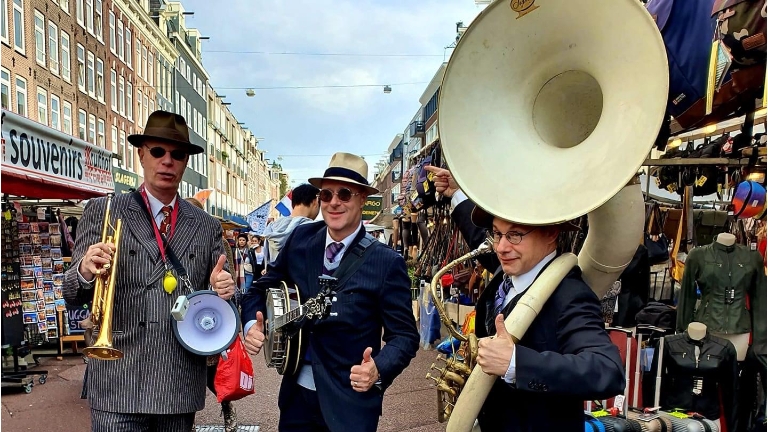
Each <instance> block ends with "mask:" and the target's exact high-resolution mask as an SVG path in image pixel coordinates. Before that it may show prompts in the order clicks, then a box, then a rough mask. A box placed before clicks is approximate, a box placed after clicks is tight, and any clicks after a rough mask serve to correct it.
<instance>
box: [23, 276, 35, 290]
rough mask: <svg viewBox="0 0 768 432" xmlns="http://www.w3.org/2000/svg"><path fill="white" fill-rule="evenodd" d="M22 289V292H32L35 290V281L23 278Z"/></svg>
mask: <svg viewBox="0 0 768 432" xmlns="http://www.w3.org/2000/svg"><path fill="white" fill-rule="evenodd" d="M21 289H22V290H32V289H35V280H34V279H32V278H22V279H21Z"/></svg>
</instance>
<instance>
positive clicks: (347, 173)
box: [309, 152, 379, 195]
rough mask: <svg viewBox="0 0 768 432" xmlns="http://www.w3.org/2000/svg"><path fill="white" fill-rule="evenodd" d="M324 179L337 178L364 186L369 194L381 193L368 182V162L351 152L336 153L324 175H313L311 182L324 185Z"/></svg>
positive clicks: (313, 184)
mask: <svg viewBox="0 0 768 432" xmlns="http://www.w3.org/2000/svg"><path fill="white" fill-rule="evenodd" d="M323 180H335V181H340V182H344V183H349V184H353V185H357V186H360V187H362V188H363V189H364V190H365V193H367V194H368V195H374V194H377V193H379V190H378V189H376V188H375V187H372V186H371V185H369V184H368V163H367V162H366V161H365V159H363V158H361V157H360V156H357V155H353V154H351V153H342V152H339V153H335V154H334V155H333V156H332V157H331V163H329V164H328V169H326V170H325V173H324V174H323V176H322V177H313V178H311V179H309V183H310V184H311V185H312V186H315V187H318V188H320V187H322V184H323Z"/></svg>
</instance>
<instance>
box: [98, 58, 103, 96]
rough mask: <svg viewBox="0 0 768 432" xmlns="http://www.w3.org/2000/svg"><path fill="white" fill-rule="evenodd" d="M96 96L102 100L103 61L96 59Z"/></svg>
mask: <svg viewBox="0 0 768 432" xmlns="http://www.w3.org/2000/svg"><path fill="white" fill-rule="evenodd" d="M96 98H97V99H98V100H99V101H101V102H104V62H103V61H101V59H96Z"/></svg>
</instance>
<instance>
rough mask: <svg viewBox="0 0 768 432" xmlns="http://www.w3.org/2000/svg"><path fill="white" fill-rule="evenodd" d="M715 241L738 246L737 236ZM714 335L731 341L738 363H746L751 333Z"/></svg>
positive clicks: (724, 237)
mask: <svg viewBox="0 0 768 432" xmlns="http://www.w3.org/2000/svg"><path fill="white" fill-rule="evenodd" d="M715 241H716V242H718V243H720V244H721V245H723V246H733V245H734V244H736V236H735V235H733V234H731V233H720V234H718V235H717V238H716V239H715ZM691 324H693V323H691ZM714 335H715V336H717V337H721V338H723V339H727V340H729V341H731V343H732V344H733V346H734V347H736V359H737V360H738V361H744V359H745V358H746V356H747V349H748V348H749V333H737V334H726V333H714Z"/></svg>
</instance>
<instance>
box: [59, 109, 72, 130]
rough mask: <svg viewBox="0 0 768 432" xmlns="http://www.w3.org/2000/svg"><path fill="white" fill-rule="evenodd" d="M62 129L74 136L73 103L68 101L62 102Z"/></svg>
mask: <svg viewBox="0 0 768 432" xmlns="http://www.w3.org/2000/svg"><path fill="white" fill-rule="evenodd" d="M67 112H69V114H67ZM61 129H62V132H64V133H65V134H67V135H70V136H72V104H71V103H70V102H67V101H64V103H62V104H61Z"/></svg>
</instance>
